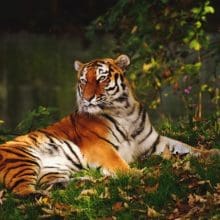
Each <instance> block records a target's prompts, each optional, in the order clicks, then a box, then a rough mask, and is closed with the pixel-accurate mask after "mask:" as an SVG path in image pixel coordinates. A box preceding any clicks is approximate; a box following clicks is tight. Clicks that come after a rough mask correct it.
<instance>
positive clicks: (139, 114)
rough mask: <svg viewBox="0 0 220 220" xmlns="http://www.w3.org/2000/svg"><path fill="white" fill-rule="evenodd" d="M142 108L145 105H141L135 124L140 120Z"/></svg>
mask: <svg viewBox="0 0 220 220" xmlns="http://www.w3.org/2000/svg"><path fill="white" fill-rule="evenodd" d="M142 110H143V107H142V105H140V106H139V111H138V116H137V118H136V119H135V121H134V122H133V123H134V124H136V123H137V121H138V120H139V118H140V116H141V113H142Z"/></svg>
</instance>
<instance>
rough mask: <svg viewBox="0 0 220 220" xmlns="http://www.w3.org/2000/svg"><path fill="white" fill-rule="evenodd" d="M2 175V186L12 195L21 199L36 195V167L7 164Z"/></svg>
mask: <svg viewBox="0 0 220 220" xmlns="http://www.w3.org/2000/svg"><path fill="white" fill-rule="evenodd" d="M3 173H4V174H3V180H4V185H5V186H6V188H8V189H11V191H12V192H13V193H14V194H16V195H18V196H22V197H23V196H28V195H30V194H35V193H37V191H36V183H37V173H38V167H36V166H33V165H30V164H25V163H24V164H22V163H19V164H17V165H16V166H15V165H13V164H7V168H6V169H5V170H4V171H3Z"/></svg>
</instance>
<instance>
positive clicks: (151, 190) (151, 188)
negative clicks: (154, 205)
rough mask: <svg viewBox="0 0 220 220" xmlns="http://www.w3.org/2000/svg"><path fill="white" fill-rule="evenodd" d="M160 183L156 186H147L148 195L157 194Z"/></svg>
mask: <svg viewBox="0 0 220 220" xmlns="http://www.w3.org/2000/svg"><path fill="white" fill-rule="evenodd" d="M158 186H159V183H156V184H155V185H154V186H146V187H145V192H147V193H153V192H156V191H157V189H158Z"/></svg>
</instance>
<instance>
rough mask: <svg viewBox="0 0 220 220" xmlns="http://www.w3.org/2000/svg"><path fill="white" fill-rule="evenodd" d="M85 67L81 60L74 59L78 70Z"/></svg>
mask: <svg viewBox="0 0 220 220" xmlns="http://www.w3.org/2000/svg"><path fill="white" fill-rule="evenodd" d="M82 67H83V63H81V62H80V61H78V60H75V61H74V68H75V70H76V71H80V70H81V69H82Z"/></svg>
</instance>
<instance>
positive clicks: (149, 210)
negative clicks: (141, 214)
mask: <svg viewBox="0 0 220 220" xmlns="http://www.w3.org/2000/svg"><path fill="white" fill-rule="evenodd" d="M147 216H148V217H150V218H157V217H159V216H161V214H160V213H159V212H157V211H156V210H155V209H153V208H150V207H149V206H148V207H147Z"/></svg>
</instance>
